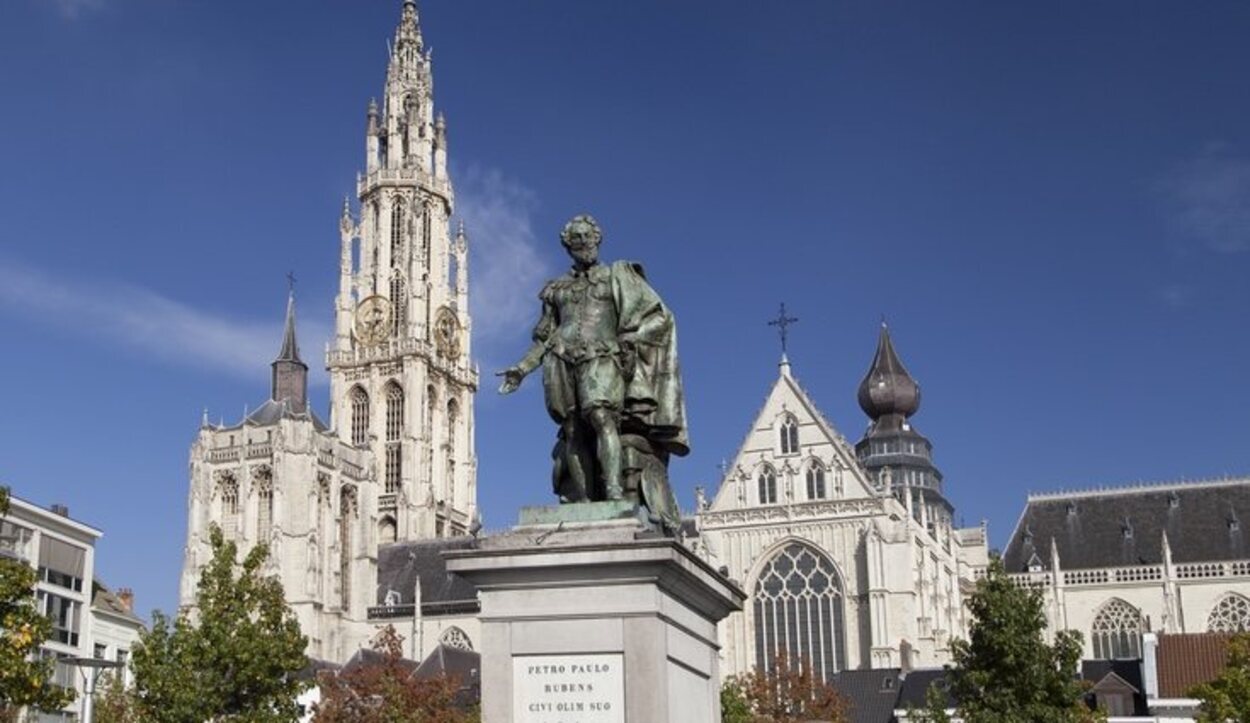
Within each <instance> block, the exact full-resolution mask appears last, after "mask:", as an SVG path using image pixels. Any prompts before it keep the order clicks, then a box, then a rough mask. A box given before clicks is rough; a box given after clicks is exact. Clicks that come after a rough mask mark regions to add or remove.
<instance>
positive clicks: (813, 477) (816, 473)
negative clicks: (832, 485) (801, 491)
mask: <svg viewBox="0 0 1250 723" xmlns="http://www.w3.org/2000/svg"><path fill="white" fill-rule="evenodd" d="M826 491H827V490H826V488H825V468H824V466H823V465H821V464H820V463H819V462H812V463H811V464H810V465H809V466H808V468H807V499H809V500H823V499H824V498H825V493H826Z"/></svg>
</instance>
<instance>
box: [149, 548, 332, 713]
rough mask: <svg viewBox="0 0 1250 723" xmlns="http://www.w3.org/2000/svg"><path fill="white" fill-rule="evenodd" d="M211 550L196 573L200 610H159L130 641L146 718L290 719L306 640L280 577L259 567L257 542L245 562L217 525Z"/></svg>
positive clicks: (261, 555) (261, 554)
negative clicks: (174, 613) (172, 614)
mask: <svg viewBox="0 0 1250 723" xmlns="http://www.w3.org/2000/svg"><path fill="white" fill-rule="evenodd" d="M210 541H211V543H212V548H213V558H212V560H211V561H210V562H209V563H208V565H207V566H205V568H204V570H203V571H202V572H201V574H200V582H199V587H198V589H197V592H196V603H195V609H194V612H193V613H192V612H189V611H183V612H182V613H181V614H180V615H178V617H177V618H176V619H174V620H170V619H169V618H167V617H166V616H164V615H162V614H161V613H159V612H156V613H153V616H152V629H151V630H150V631H149V632H147V633H145V634H144V635H143V637H142V640H141V643H140V645H139V647H138V648H137V649H136V650H135V651H134V660H133V666H134V673H135V693H134V695H135V700H136V702H137V705H138V708H139V715H140V718H141V719H142V720H143V721H145V723H204V721H213V723H226V722H230V723H290V722H293V721H296V720H298V719H299V706H298V705H297V704H296V702H295V699H296V697H297V696H298V695H299V694H300V693H301V692H302V691H303V690H304V689H305V688H306V687H307V684H306V683H304V682H303V681H300V680H298V679H297V678H296V676H295V674H296V673H298V672H299V671H300V670H302V669H303V668H304V667H305V666H306V665H307V662H308V660H307V658H306V657H305V656H304V648H305V647H306V645H307V640H306V639H305V638H304V636H303V635H302V634H301V633H300V630H299V622H298V621H297V620H296V619H295V615H294V614H293V613H292V612H291V610H290V608H288V607H287V605H286V601H285V599H284V597H283V593H282V585H281V583H279V582H278V580H277V579H275V578H272V577H265V576H263V575H262V574H261V565H263V564H264V562H265V559H266V558H267V557H268V554H269V553H268V550H267V549H266V547H265V546H264V545H257V546H256V547H254V548H253V549H252V550H251V552H249V553H248V554H247V557H245V558H244V559H243V562H242V564H240V563H238V561H237V555H238V550H237V548H236V546H235V543H233V542H227V541H225V540H224V539H223V537H222V534H221V531H220V530H219V529H217V528H215V527H214V528H213V530H212V533H211V536H210Z"/></svg>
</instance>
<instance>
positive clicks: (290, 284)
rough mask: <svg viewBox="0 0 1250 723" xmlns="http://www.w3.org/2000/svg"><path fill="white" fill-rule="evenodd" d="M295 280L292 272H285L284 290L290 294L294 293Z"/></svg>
mask: <svg viewBox="0 0 1250 723" xmlns="http://www.w3.org/2000/svg"><path fill="white" fill-rule="evenodd" d="M295 280H296V279H295V272H294V271H288V272H286V290H287V291H289V292H291V293H292V294H294V293H295Z"/></svg>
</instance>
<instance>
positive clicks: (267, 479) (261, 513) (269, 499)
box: [253, 467, 273, 543]
mask: <svg viewBox="0 0 1250 723" xmlns="http://www.w3.org/2000/svg"><path fill="white" fill-rule="evenodd" d="M253 483H254V484H255V485H256V541H257V542H262V543H268V542H269V538H270V536H271V535H272V534H273V472H271V471H270V470H269V468H268V467H261V468H259V469H258V470H256V477H255V479H254V481H253Z"/></svg>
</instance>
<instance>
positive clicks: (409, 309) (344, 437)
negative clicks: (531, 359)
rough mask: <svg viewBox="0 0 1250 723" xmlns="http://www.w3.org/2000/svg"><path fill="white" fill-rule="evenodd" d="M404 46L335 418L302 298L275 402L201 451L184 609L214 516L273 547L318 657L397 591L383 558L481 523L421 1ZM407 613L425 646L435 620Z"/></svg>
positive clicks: (463, 268)
mask: <svg viewBox="0 0 1250 723" xmlns="http://www.w3.org/2000/svg"><path fill="white" fill-rule="evenodd" d="M390 50H391V54H390V63H389V67H388V69H387V74H386V85H385V92H384V95H383V101H382V104H381V105H380V106H379V105H378V103H377V102H376V101H370V103H369V105H368V111H367V114H366V118H365V126H366V130H365V151H366V157H365V163H364V170H363V172H362V173H361V174H360V176H359V177H358V179H357V183H356V196H357V201H358V203H357V205H356V210H355V211H353V205H352V204H351V203H349V202H344V207H343V211H342V216H341V219H340V223H339V231H340V242H341V249H340V257H339V290H338V295H337V298H336V300H335V335H334V338H333V340H332V341H331V343H330V348H329V351H328V354H327V358H326V365H327V368H328V369H329V372H330V416H329V422H328V423H327V422H324V421H323V420H322V419H321V418H320V417H318V415H317V414H316V412H314V411H313V408H312V406H311V405H310V403H309V399H308V366H307V365H306V364H305V362H304V361H303V359H302V358H301V356H300V353H299V347H298V344H297V342H296V325H295V306H294V297H293V296H292V297H291V298H290V299H288V303H287V315H286V328H285V333H284V336H283V339H282V345H281V351H280V352H279V354H278V357H277V359H275V360H274V362H273V365H272V384H271V393H270V397H269V399H268V400H266V401H265V402H264V403H263V404H261V405H260V406H259V407H257V408H256V409H255V411H253V412H251V413H250V414H247V415H245V417H244V418H243V419H242V420H240V421H239V422H238V423H237V424H234V425H229V426H227V425H224V424H223V425H212V424H209V422H208V420H207V417H206V418H205V420H204V422H203V424H202V425H201V428H200V431H199V434H198V436H197V438H196V440H195V442H194V444H193V445H192V447H191V460H190V472H191V485H190V499H189V513H188V525H187V545H186V550H185V562H184V567H183V575H182V581H181V588H180V596H181V603H182V604H183V605H184V606H187V605H192V604H194V599H195V586H196V581H197V579H198V576H199V575H198V573H199V569H200V568H201V567H202V566H203V565H204V564H205V563H206V562H207V558H208V556H209V555H210V550H209V546H208V530H209V528H210V525H214V524H215V525H217V526H219V527H220V528H221V529H222V530H223V532H224V533H225V535H226V537H227V538H229V539H232V540H235V541H237V542H238V543H240V547H241V549H243V550H246V549H248V548H250V547H251V546H252V545H255V544H258V543H265V544H268V545H269V547H270V550H271V553H272V554H271V556H270V563H269V565H270V570H271V571H272V572H273V573H274V574H276V575H277V576H278V577H279V578H280V579H281V581H282V583H283V585H284V587H285V590H286V595H287V600H288V602H289V603H290V605H291V607H292V608H293V609H294V611H295V613H296V615H297V616H298V618H299V621H300V625H301V627H302V629H303V631H304V633H305V634H306V635H307V636H308V638H309V650H308V654H309V655H311V656H313V657H316V658H322V659H327V660H335V661H340V662H341V661H343V660H346V659H347V658H348V657H350V656H351V654H352V653H354V652H355V651H356V650H357V649H358V648H359V647H360V646H361V644H362V643H364V642H365V641H367V640H368V639H369V638H370V637H371V636H372V634H373V633H374V631H375V630H376V627H377V624H378V622H377V621H376V620H371V613H376V608H377V607H378V606H379V605H384V604H385V603H387V602H389V601H390V598H393V597H394V595H395V591H393V590H389V589H387V590H382V589H380V587H379V563H378V560H379V553H380V550H381V549H383V548H387V547H395V546H398V545H400V544H401V543H405V542H413V541H418V540H419V541H422V542H423V543H428V542H430V541H434V542H435V544H434V546H433V547H431V546H430V545H428V544H426V545H425V547H429V550H426V554H432V555H437V554H438V550H437V549H435V548H436V547H437V546H438V544H437V541H438V540H448V541H450V539H451V538H456V537H461V536H464V535H467V534H468V533H469V532H470V531H471V530H472V528H473V526H474V524H475V521H476V516H477V487H476V485H477V460H476V456H475V453H474V448H473V398H474V394H475V393H476V391H477V386H478V376H477V371H476V370H475V369H474V368H473V366H472V365H471V363H470V361H469V335H470V329H471V323H470V318H469V310H468V283H467V278H468V267H467V238H466V235H465V232H464V229H463V227H461V228H459V229H456V230H453V229H452V226H451V218H452V214H453V211H454V194H453V192H452V185H451V180H450V179H449V178H448V176H447V125H446V122H445V121H444V119H443V117H442V116H441V115H438V114H436V113H435V111H434V95H433V80H432V75H431V58H430V52H429V50H428V49H427V48H426V47H425V45H424V41H423V39H422V36H421V29H420V25H419V21H418V17H417V9H416V4H415V2H413V0H405V2H404V3H403V6H402V15H401V18H400V22H399V26H398V28H397V30H396V32H395V38H394V41H393V42H392V43H391V46H390ZM425 547H421V548H420V549H425ZM417 550H418V548H412V549H411V550H409V551H408V553H411V554H416V552H417ZM408 553H405V554H408ZM414 584H415V583H414ZM407 592H408V596H409V597H408V599H409V600H411V599H412V595H413V591H412V590H409V591H407ZM434 602H435V603H437V602H438V601H437V600H435V601H434ZM463 607H464V605H461V606H460V608H463ZM391 608H392V609H391V613H392V615H390V616H384V617H394V610H393V606H391ZM453 608H454V606H453ZM460 608H455V612H457V613H461V612H462V610H461V609H460ZM449 610H450V608H449ZM408 613H409V615H408V616H409V617H410V618H411V619H412V620H413V627H414V630H413V633H414V634H413V635H412V638H413V640H414V645H415V644H416V642H415V641H417V640H420V639H424V638H425V636H424V635H423V634H422V631H421V630H417V629H416V628H417V626H418V625H420V624H421V620H422V616H421V615H420V614H419V613H418V614H416V615H413V614H412V610H411V607H410V608H409V611H408ZM372 617H374V618H376V617H378V616H377V615H376V614H374V615H373V616H372ZM470 619H472V616H471V615H470ZM439 627H441V626H440V625H437V624H436V630H437V629H438V628H439ZM473 632H475V631H472V630H471V631H470V634H471V633H473ZM450 635H451V637H450V638H449V640H451V641H452V642H456V643H460V642H461V641H462V640H464V639H467V638H468V635H466V633H465V632H464V630H463V629H461V628H459V627H457V628H456V629H455V630H454V631H453V632H452V633H450ZM435 639H436V640H437V639H438V637H437V636H435ZM443 642H447V641H443ZM425 652H426V651H425V650H421V649H417V648H413V649H412V650H411V652H410V654H411V655H413V656H414V657H416V656H420V655H423V654H424V653H425Z"/></svg>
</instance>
